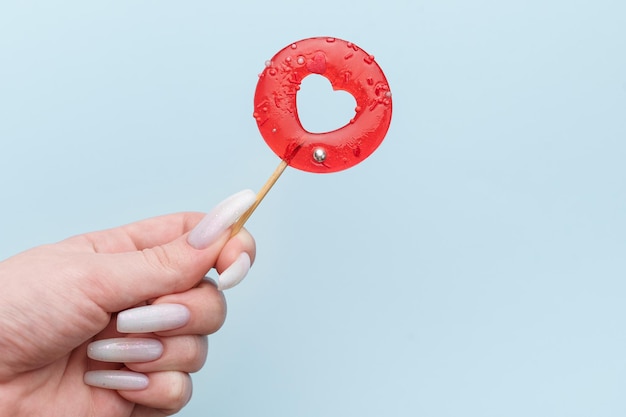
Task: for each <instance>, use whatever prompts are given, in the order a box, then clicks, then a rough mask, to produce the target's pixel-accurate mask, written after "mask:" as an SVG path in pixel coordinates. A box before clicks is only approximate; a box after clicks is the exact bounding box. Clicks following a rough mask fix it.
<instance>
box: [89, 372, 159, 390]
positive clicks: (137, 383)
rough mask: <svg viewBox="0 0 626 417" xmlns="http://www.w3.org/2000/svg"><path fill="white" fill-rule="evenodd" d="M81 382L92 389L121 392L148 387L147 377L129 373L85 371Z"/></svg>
mask: <svg viewBox="0 0 626 417" xmlns="http://www.w3.org/2000/svg"><path fill="white" fill-rule="evenodd" d="M83 381H84V382H85V384H87V385H91V386H93V387H100V388H107V389H121V390H133V391H137V390H141V389H145V388H147V387H148V382H149V381H148V377H147V376H145V375H144V374H140V373H138V372H130V371H87V372H85V375H84V376H83Z"/></svg>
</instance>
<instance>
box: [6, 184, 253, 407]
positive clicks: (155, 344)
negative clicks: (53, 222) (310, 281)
mask: <svg viewBox="0 0 626 417" xmlns="http://www.w3.org/2000/svg"><path fill="white" fill-rule="evenodd" d="M254 199H255V196H254V193H253V192H252V191H249V190H248V191H243V192H240V193H238V194H235V195H233V196H232V197H230V198H228V199H226V200H225V201H224V202H222V203H221V204H220V205H218V206H217V207H216V208H215V209H214V210H213V211H212V212H211V213H209V214H208V215H206V216H205V217H204V218H203V216H202V214H200V213H178V214H173V215H168V216H163V217H158V218H154V219H149V220H144V221H141V222H138V223H133V224H130V225H127V226H123V227H119V228H116V229H111V230H106V231H101V232H95V233H87V234H84V235H80V236H76V237H72V238H70V239H67V240H65V241H62V242H60V243H56V244H52V245H45V246H41V247H37V248H34V249H31V250H29V251H26V252H23V253H21V254H19V255H16V256H14V257H12V258H9V259H8V260H6V261H4V262H1V263H0V288H1V290H0V409H1V410H2V414H3V415H7V416H8V415H10V416H40V415H46V416H52V415H54V416H65V417H68V416H81V417H82V416H136V417H137V416H153V415H154V416H161V415H169V414H173V413H175V412H177V411H178V410H180V409H181V408H182V407H183V406H184V405H185V404H186V403H187V401H188V400H189V398H190V396H191V380H190V378H189V373H190V372H194V371H197V370H198V369H200V367H201V366H202V365H203V364H204V360H205V358H206V353H207V341H206V335H207V334H210V333H213V332H215V331H216V330H218V329H219V328H220V326H221V325H222V324H223V322H224V319H225V315H226V304H225V300H224V297H223V294H222V292H221V291H220V290H219V289H218V288H217V287H216V285H215V284H214V283H212V282H211V281H209V280H206V279H205V278H204V277H205V274H206V273H207V272H208V271H209V270H210V269H211V268H216V269H217V271H218V272H220V273H221V275H220V284H221V285H222V286H226V287H228V286H232V285H234V284H236V283H237V282H238V281H239V280H241V279H242V278H243V277H244V276H245V274H246V273H247V272H248V269H249V267H250V263H251V260H253V258H254V256H255V244H254V240H253V238H252V237H251V236H250V235H249V234H248V233H247V232H246V231H245V230H244V231H242V232H241V233H238V234H237V235H236V236H234V237H232V238H230V239H229V236H230V231H229V230H228V229H229V228H230V226H231V225H232V223H233V222H234V221H235V220H236V219H237V218H238V217H239V216H240V215H241V214H242V213H243V212H244V211H245V210H246V209H247V208H248V207H249V206H250V205H252V203H253V202H254ZM220 289H222V288H220ZM124 310H125V311H124ZM118 312H121V313H119V314H117V313H118ZM122 338H123V339H122ZM88 384H89V385H88ZM102 388H108V389H102Z"/></svg>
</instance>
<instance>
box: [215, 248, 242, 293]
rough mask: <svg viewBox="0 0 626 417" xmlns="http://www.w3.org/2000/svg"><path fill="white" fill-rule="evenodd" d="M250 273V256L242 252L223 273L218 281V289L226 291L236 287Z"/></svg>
mask: <svg viewBox="0 0 626 417" xmlns="http://www.w3.org/2000/svg"><path fill="white" fill-rule="evenodd" d="M248 271H250V256H249V255H248V254H247V253H246V252H242V253H241V254H240V255H239V256H238V257H237V259H236V260H235V262H233V263H232V264H231V265H230V266H229V267H228V268H226V269H225V270H224V271H223V272H222V273H221V275H220V276H219V278H218V279H217V289H218V290H220V291H224V290H227V289H229V288H232V287H234V286H235V285H237V284H239V283H240V282H241V280H242V279H244V278H245V277H246V275H248Z"/></svg>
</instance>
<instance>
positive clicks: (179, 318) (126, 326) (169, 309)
mask: <svg viewBox="0 0 626 417" xmlns="http://www.w3.org/2000/svg"><path fill="white" fill-rule="evenodd" d="M190 317H191V313H190V312H189V309H188V308H187V307H185V306H184V305H182V304H152V305H148V306H142V307H135V308H131V309H130V310H124V311H121V312H119V313H118V314H117V331H118V332H120V333H150V332H162V331H165V330H172V329H177V328H179V327H182V326H184V325H185V324H187V322H189V318H190Z"/></svg>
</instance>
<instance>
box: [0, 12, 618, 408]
mask: <svg viewBox="0 0 626 417" xmlns="http://www.w3.org/2000/svg"><path fill="white" fill-rule="evenodd" d="M327 35H329V36H336V37H339V38H343V39H347V40H350V41H353V42H355V43H356V44H357V45H360V46H361V47H363V48H364V49H366V50H367V51H368V52H370V53H372V54H374V55H375V56H376V58H377V61H378V62H379V64H380V65H381V66H382V67H383V69H384V70H385V72H386V75H387V77H388V79H389V82H390V85H391V88H392V91H393V97H394V118H393V121H392V126H391V129H390V131H389V134H388V136H387V139H386V140H385V142H384V143H383V144H382V146H381V147H380V148H379V150H378V151H377V152H376V153H375V154H374V155H372V157H370V158H369V159H368V160H367V161H365V162H364V163H363V164H361V165H359V166H357V167H355V168H353V169H350V170H348V171H344V172H340V173H336V174H331V175H314V174H308V173H303V172H299V171H295V170H293V169H290V170H288V171H287V172H286V173H285V174H284V176H283V178H281V179H280V181H279V183H278V184H277V185H276V187H275V188H274V190H273V191H272V192H271V194H270V195H269V196H268V197H267V199H266V201H265V202H264V203H263V204H262V205H261V206H260V208H259V209H258V211H257V212H256V213H255V214H254V216H253V218H252V219H251V221H250V222H249V223H248V228H249V229H250V230H251V231H252V233H253V234H254V235H255V237H256V239H257V243H258V258H257V263H256V265H255V266H254V268H253V270H252V271H251V274H250V276H249V277H248V278H247V279H246V281H244V283H243V284H242V285H240V286H239V287H237V288H235V289H233V290H231V291H229V292H228V294H227V297H228V301H229V316H228V320H227V323H226V325H225V327H224V328H223V329H222V330H221V331H220V332H219V333H218V334H216V335H214V336H213V337H211V347H210V355H209V360H208V363H207V365H206V367H205V369H204V370H203V371H201V372H200V373H198V374H196V375H195V394H194V398H193V399H192V402H191V403H190V405H189V406H188V408H186V409H185V411H183V412H182V413H181V415H183V416H205V415H207V416H208V415H211V416H246V415H258V416H273V417H276V416H372V417H373V416H376V417H379V416H433V417H444V416H455V417H456V416H477V417H478V416H480V417H484V416H494V417H495V416H520V417H527V416H551V417H552V416H568V417H571V416H591V415H593V416H604V417H607V416H624V415H626V394H625V392H626V280H625V278H626V213H625V210H626V164H625V158H626V3H625V2H623V1H619V0H615V1H610V0H593V1H592V0H589V1H584V0H582V1H572V0H568V1H565V0H563V1H538V0H534V1H525V2H504V1H496V0H492V1H486V0H485V1H462V0H456V1H455V0H447V1H441V0H438V1H409V0H405V1H402V0H389V1H385V2H383V1H360V2H357V1H353V0H332V1H326V0H320V1H315V2H297V1H283V2H281V1H276V0H267V1H262V2H253V1H248V2H236V1H232V2H219V3H218V2H209V1H205V2H201V1H178V2H164V1H132V2H121V1H113V2H78V1H76V2H74V1H66V2H44V1H39V2H35V1H28V2H13V1H6V2H3V3H2V4H1V5H0V190H1V197H0V198H1V203H2V211H1V213H2V216H1V217H0V236H1V239H0V257H2V258H4V257H7V256H9V255H11V254H13V253H16V252H18V251H20V250H23V249H26V248H28V247H31V246H34V245H38V244H41V243H45V242H51V241H56V240H60V239H62V238H64V237H66V236H69V235H72V234H77V233H81V232H85V231H90V230H95V229H101V228H107V227H112V226H116V225H119V224H124V223H128V222H131V221H135V220H138V219H141V218H145V217H150V216H153V215H158V214H164V213H168V212H173V211H183V210H201V211H206V210H209V209H210V208H211V207H212V206H213V205H214V204H215V203H217V202H219V201H220V200H221V199H223V198H224V197H226V196H228V195H230V194H232V193H234V192H236V191H239V190H240V189H243V188H253V189H258V188H259V187H260V186H261V185H262V184H263V182H264V181H265V179H266V178H267V177H268V176H269V174H270V173H271V172H272V171H273V169H274V168H275V166H276V165H277V163H278V158H277V157H276V156H274V154H273V153H271V151H270V150H269V148H268V147H267V146H266V145H265V143H264V142H263V140H262V139H261V137H260V135H259V133H258V131H257V128H256V125H255V123H254V120H253V118H252V116H251V114H252V97H253V93H254V88H255V85H256V82H257V73H259V72H260V71H261V70H262V68H263V63H264V61H265V60H266V59H268V58H270V57H271V56H272V55H273V54H274V53H275V52H277V51H278V50H279V49H280V48H282V47H284V46H285V45H287V44H289V43H291V42H293V41H296V40H299V39H302V38H305V37H310V36H327ZM314 81H316V80H312V81H311V82H310V83H308V85H305V86H304V87H303V90H302V97H301V99H303V101H302V103H301V104H302V112H303V113H304V114H303V119H304V121H305V123H306V124H305V126H306V127H310V129H312V130H315V129H316V128H317V129H324V128H326V127H329V126H330V127H338V126H339V125H341V124H343V123H344V122H346V121H347V118H349V112H350V110H351V108H352V104H351V103H349V100H348V102H343V101H341V100H337V102H325V101H326V100H328V97H327V96H326V95H323V96H322V95H318V93H320V92H322V93H328V95H330V96H331V97H330V100H331V101H332V99H334V96H332V94H330V93H329V91H330V88H329V86H328V85H327V84H326V85H320V83H315V82H314ZM317 81H319V80H317ZM321 87H324V88H321ZM305 95H306V96H305ZM307 96H308V97H307ZM304 99H308V100H306V101H304ZM346 111H347V113H346ZM336 115H339V117H338V118H337V117H334V116H336ZM45 278H46V277H42V279H45Z"/></svg>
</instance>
